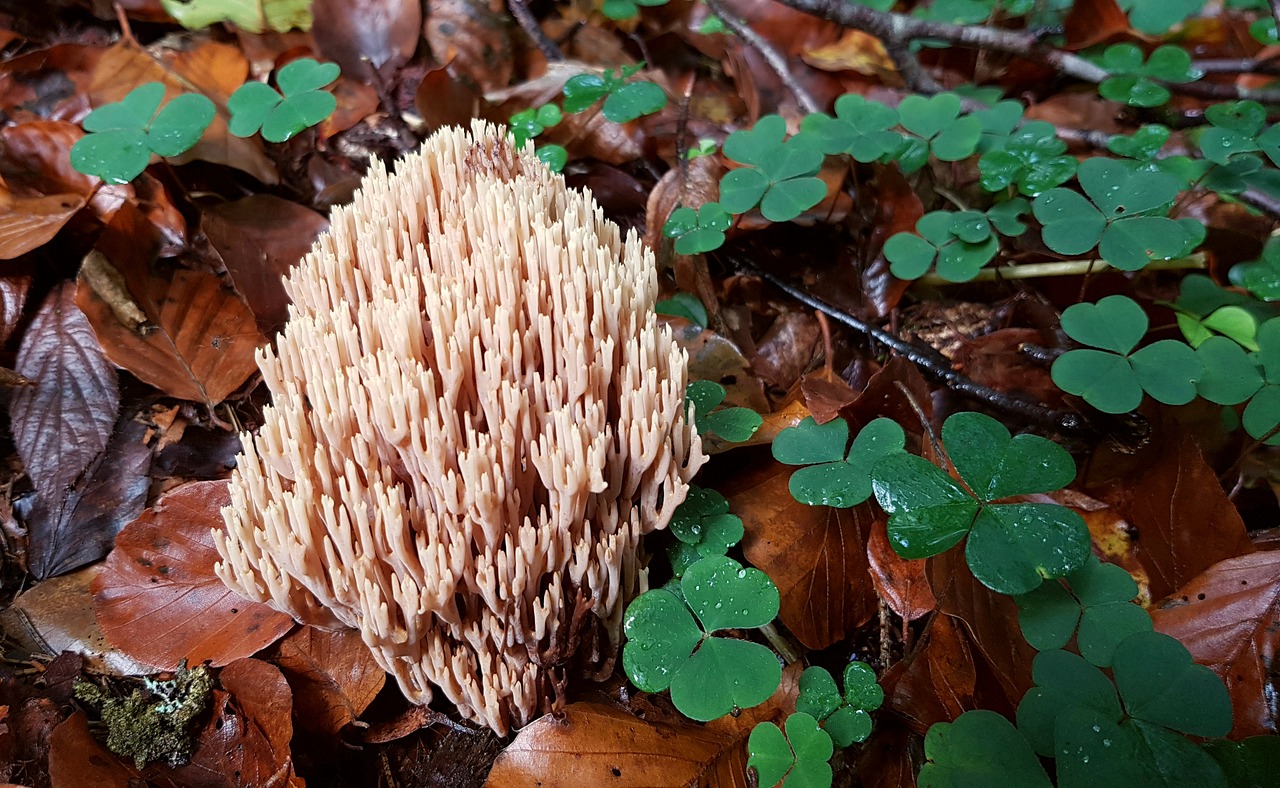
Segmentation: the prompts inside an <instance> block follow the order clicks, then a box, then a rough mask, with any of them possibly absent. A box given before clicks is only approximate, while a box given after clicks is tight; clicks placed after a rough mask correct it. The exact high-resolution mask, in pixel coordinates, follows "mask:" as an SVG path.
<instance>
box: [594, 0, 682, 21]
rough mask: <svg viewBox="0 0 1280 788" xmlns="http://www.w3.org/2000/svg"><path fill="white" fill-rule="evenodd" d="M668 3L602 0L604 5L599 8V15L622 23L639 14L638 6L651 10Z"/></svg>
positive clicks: (653, 0)
mask: <svg viewBox="0 0 1280 788" xmlns="http://www.w3.org/2000/svg"><path fill="white" fill-rule="evenodd" d="M668 2H669V0H604V4H603V5H602V6H600V13H602V14H604V15H605V16H607V17H609V18H610V19H615V20H618V21H623V20H627V19H634V18H635V17H636V16H638V15H639V14H640V9H639V8H638V6H644V7H646V8H651V7H654V6H662V5H666V4H667V3H668Z"/></svg>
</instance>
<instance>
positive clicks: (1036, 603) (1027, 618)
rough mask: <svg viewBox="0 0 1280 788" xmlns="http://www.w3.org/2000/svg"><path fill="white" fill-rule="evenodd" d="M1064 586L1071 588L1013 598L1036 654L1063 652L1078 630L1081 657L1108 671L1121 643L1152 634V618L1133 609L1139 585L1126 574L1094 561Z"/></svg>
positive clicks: (1047, 587)
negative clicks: (1062, 649)
mask: <svg viewBox="0 0 1280 788" xmlns="http://www.w3.org/2000/svg"><path fill="white" fill-rule="evenodd" d="M1065 580H1066V581H1067V584H1068V585H1069V588H1068V587H1067V586H1064V585H1063V584H1061V583H1045V584H1044V585H1042V586H1040V587H1039V588H1037V589H1036V590H1035V591H1032V592H1031V593H1029V594H1024V595H1022V596H1018V597H1015V598H1014V601H1015V602H1017V604H1018V624H1019V626H1020V627H1021V628H1022V635H1023V637H1025V638H1026V639H1027V642H1028V643H1030V644H1031V645H1032V646H1034V647H1035V648H1036V649H1037V650H1040V651H1048V650H1051V649H1060V648H1062V647H1063V646H1065V645H1066V644H1067V642H1068V641H1069V640H1070V639H1071V636H1072V635H1073V634H1076V628H1077V626H1078V627H1079V634H1078V635H1077V643H1078V645H1079V648H1080V654H1081V656H1083V657H1084V658H1085V659H1087V660H1089V661H1090V662H1092V663H1093V664H1094V665H1097V666H1099V667H1109V666H1110V665H1111V660H1112V656H1113V655H1114V654H1115V649H1116V646H1117V645H1119V643H1120V641H1122V640H1124V639H1125V638H1127V637H1128V636H1129V635H1132V634H1133V633H1135V632H1145V631H1149V630H1150V629H1151V616H1149V615H1147V612H1146V611H1145V610H1143V609H1142V608H1141V607H1140V606H1138V605H1135V604H1131V603H1132V600H1133V599H1134V597H1136V596H1137V595H1138V584H1137V583H1135V582H1134V581H1133V578H1132V577H1130V576H1129V573H1128V572H1126V571H1124V569H1122V568H1120V567H1118V566H1116V565H1114V564H1104V563H1102V562H1100V561H1098V559H1097V558H1095V557H1093V556H1092V555H1090V556H1089V560H1088V561H1087V562H1086V563H1085V565H1084V566H1083V567H1081V568H1080V569H1077V570H1076V571H1075V572H1072V573H1071V574H1069V575H1067V576H1066V578H1065Z"/></svg>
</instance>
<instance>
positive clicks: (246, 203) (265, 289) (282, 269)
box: [200, 194, 329, 334]
mask: <svg viewBox="0 0 1280 788" xmlns="http://www.w3.org/2000/svg"><path fill="white" fill-rule="evenodd" d="M200 225H201V228H202V229H203V230H204V232H205V234H206V235H208V236H209V242H210V243H211V244H213V248H214V249H216V250H217V251H218V254H219V255H220V256H221V257H222V261H223V262H224V263H225V264H226V266H227V271H228V272H229V273H230V274H231V279H232V281H234V282H235V283H236V289H237V290H238V291H240V293H241V295H243V296H244V299H245V301H246V302H248V304H249V306H250V307H251V308H252V309H253V314H254V315H255V316H256V317H257V322H258V328H259V329H260V330H261V331H262V332H263V333H265V334H271V333H274V332H275V331H277V330H279V329H280V327H282V326H283V325H284V321H285V319H286V318H287V316H288V309H289V296H288V295H286V294H285V292H284V281H283V279H282V277H283V276H284V275H285V274H286V273H288V271H289V269H290V268H292V267H293V266H295V265H297V263H298V261H299V260H301V259H302V256H303V255H304V254H306V253H307V251H308V250H309V249H310V248H311V244H312V242H313V241H315V239H316V236H318V235H319V234H320V233H322V232H324V231H325V230H326V229H328V227H329V221H328V220H327V219H325V218H324V217H323V216H321V215H320V214H318V213H316V212H315V211H313V210H311V209H310V208H306V207H304V206H302V205H299V204H298V203H296V202H290V201H288V200H282V199H280V198H279V197H274V196H272V195H269V194H258V195H254V196H252V197H246V198H244V199H243V200H236V201H235V202H230V203H224V204H221V205H217V206H215V207H213V208H210V209H208V210H207V211H205V212H204V214H203V215H202V217H201V220H200Z"/></svg>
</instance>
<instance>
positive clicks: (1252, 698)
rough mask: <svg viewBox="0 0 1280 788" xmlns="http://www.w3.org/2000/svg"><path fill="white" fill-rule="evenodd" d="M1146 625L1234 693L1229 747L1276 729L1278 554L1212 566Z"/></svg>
mask: <svg viewBox="0 0 1280 788" xmlns="http://www.w3.org/2000/svg"><path fill="white" fill-rule="evenodd" d="M1151 618H1152V621H1153V622H1154V623H1155V627H1156V630H1158V631H1160V632H1163V633H1165V634H1166V635H1171V636H1173V637H1175V638H1177V639H1178V640H1180V641H1182V644H1183V645H1184V646H1186V647H1187V650H1188V651H1190V652H1191V656H1192V657H1194V658H1195V660H1196V662H1199V663H1201V664H1204V665H1207V666H1208V667H1209V668H1210V669H1211V670H1212V671H1213V672H1214V673H1217V674H1218V675H1219V676H1221V677H1222V680H1223V682H1225V683H1226V685H1227V690H1228V691H1229V692H1230V693H1231V707H1232V710H1233V716H1234V719H1235V725H1234V727H1232V729H1231V738H1232V739H1237V740H1238V739H1243V738H1245V737H1246V736H1260V735H1274V734H1275V733H1276V731H1277V729H1280V719H1278V714H1277V709H1276V705H1275V703H1274V702H1272V701H1271V700H1270V699H1271V698H1273V697H1274V686H1275V684H1274V675H1275V668H1274V665H1275V661H1276V655H1277V652H1278V651H1280V551H1277V550H1267V551H1263V552H1257V553H1252V554H1250V555H1242V556H1239V557H1237V558H1229V559H1227V560H1225V561H1220V562H1218V563H1216V564H1214V565H1213V566H1211V567H1209V568H1208V569H1206V570H1205V571H1204V572H1203V573H1201V574H1200V575H1199V576H1198V577H1196V578H1194V579H1192V580H1191V582H1189V583H1187V584H1186V585H1185V586H1183V587H1182V588H1180V589H1178V590H1177V591H1176V592H1174V593H1173V594H1172V595H1171V596H1170V597H1169V598H1168V599H1165V600H1164V601H1163V602H1160V603H1159V604H1157V605H1156V607H1155V609H1153V610H1152V611H1151Z"/></svg>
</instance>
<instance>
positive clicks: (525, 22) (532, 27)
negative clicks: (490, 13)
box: [507, 0, 564, 63]
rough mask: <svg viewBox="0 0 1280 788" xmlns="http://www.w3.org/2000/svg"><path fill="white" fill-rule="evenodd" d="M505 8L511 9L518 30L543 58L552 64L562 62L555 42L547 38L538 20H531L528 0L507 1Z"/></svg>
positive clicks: (531, 13)
mask: <svg viewBox="0 0 1280 788" xmlns="http://www.w3.org/2000/svg"><path fill="white" fill-rule="evenodd" d="M507 8H509V9H511V15H512V16H514V17H515V18H516V22H518V23H519V24H520V29H521V30H523V31H524V34H525V35H526V36H528V37H529V40H530V41H532V42H533V43H534V45H535V46H536V47H538V51H539V52H541V53H542V56H543V57H545V58H546V59H547V60H548V61H550V62H552V63H557V62H559V61H561V60H564V53H563V52H561V51H560V47H558V46H556V44H555V42H554V41H552V40H551V39H550V38H548V37H547V34H546V33H545V32H543V30H542V26H541V25H539V24H538V20H537V19H534V18H533V12H532V11H530V10H529V4H528V0H507Z"/></svg>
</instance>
